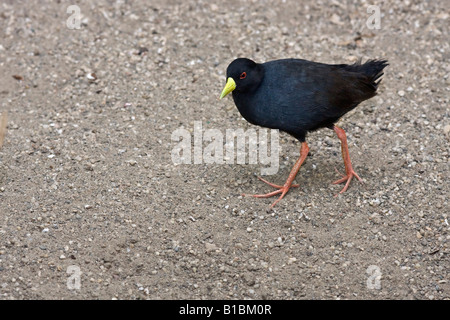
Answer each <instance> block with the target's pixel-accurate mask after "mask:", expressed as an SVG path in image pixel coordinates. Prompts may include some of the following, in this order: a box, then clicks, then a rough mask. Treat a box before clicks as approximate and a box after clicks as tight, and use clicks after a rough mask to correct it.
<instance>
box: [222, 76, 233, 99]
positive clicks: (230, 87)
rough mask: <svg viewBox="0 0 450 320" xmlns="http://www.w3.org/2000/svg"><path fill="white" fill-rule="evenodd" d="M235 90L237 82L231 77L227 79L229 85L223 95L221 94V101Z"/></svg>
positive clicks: (224, 89)
mask: <svg viewBox="0 0 450 320" xmlns="http://www.w3.org/2000/svg"><path fill="white" fill-rule="evenodd" d="M234 89H236V82H234V80H233V78H231V77H230V78H228V79H227V84H226V85H225V88H223V90H222V93H221V94H220V99H222V98H223V97H225V96H226V95H227V94H229V93H230V92H231V91H233V90H234Z"/></svg>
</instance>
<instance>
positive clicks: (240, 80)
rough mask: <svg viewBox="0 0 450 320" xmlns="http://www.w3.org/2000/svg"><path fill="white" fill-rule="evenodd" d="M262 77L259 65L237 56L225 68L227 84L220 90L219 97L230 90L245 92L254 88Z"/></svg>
mask: <svg viewBox="0 0 450 320" xmlns="http://www.w3.org/2000/svg"><path fill="white" fill-rule="evenodd" d="M262 78H263V70H262V67H261V65H259V64H257V63H255V62H253V61H252V60H250V59H246V58H239V59H236V60H234V61H233V62H231V63H230V65H229V66H228V68H227V84H226V85H225V88H223V90H222V94H221V95H220V99H222V98H223V97H225V96H226V95H227V94H229V93H230V92H232V91H234V90H236V91H238V92H247V91H251V90H254V89H256V88H257V87H258V86H259V84H260V83H261V80H262Z"/></svg>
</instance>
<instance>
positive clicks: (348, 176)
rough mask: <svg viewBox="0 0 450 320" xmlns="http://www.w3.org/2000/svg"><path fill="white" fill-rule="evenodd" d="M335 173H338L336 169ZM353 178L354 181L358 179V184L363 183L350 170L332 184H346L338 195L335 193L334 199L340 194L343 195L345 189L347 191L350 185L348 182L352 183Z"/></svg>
mask: <svg viewBox="0 0 450 320" xmlns="http://www.w3.org/2000/svg"><path fill="white" fill-rule="evenodd" d="M335 169H336V168H335ZM336 171H337V172H338V173H339V171H338V170H337V169H336ZM353 177H356V179H358V181H359V182H361V183H364V182H363V180H362V179H361V178H360V177H359V176H358V175H357V174H356V172H355V171H354V170H353V169H350V170H348V171H347V174H346V175H344V177H343V178H341V179H339V180H336V181H334V182H333V184H340V183H344V182H346V184H345V186H344V188H342V190H341V191H340V192H339V193H337V194H336V195H335V197H337V196H338V195H340V194H341V193H344V192H345V191H347V189H348V187H349V185H350V182H351V181H352V179H353Z"/></svg>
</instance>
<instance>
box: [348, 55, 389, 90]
mask: <svg viewBox="0 0 450 320" xmlns="http://www.w3.org/2000/svg"><path fill="white" fill-rule="evenodd" d="M388 65H389V63H388V61H387V60H368V61H366V62H365V63H363V64H361V61H358V62H356V63H355V64H352V65H348V66H347V68H346V69H347V70H348V71H351V72H357V73H361V74H363V75H365V76H366V77H368V78H369V81H370V84H371V85H372V86H373V87H374V89H375V90H376V89H377V87H378V84H379V83H380V81H381V79H380V78H381V76H382V75H383V74H384V73H383V69H384V68H386V67H387V66H388ZM377 80H378V81H377Z"/></svg>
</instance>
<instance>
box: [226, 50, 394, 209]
mask: <svg viewBox="0 0 450 320" xmlns="http://www.w3.org/2000/svg"><path fill="white" fill-rule="evenodd" d="M387 65H388V62H387V60H368V61H367V62H366V63H364V64H361V63H360V62H357V63H355V64H351V65H348V64H324V63H318V62H312V61H307V60H302V59H282V60H274V61H269V62H266V63H262V64H259V63H255V62H254V61H252V60H250V59H246V58H239V59H236V60H234V61H233V62H231V63H230V65H229V66H228V68H227V83H226V85H225V88H224V89H223V91H222V94H221V95H220V98H221V99H222V98H223V97H225V96H226V95H227V94H229V93H230V92H233V93H232V95H233V100H234V103H235V104H236V106H237V108H238V110H239V112H240V113H241V115H242V116H243V117H244V118H245V119H246V120H247V121H248V122H250V123H252V124H255V125H258V126H262V127H266V128H272V129H279V130H281V131H284V132H287V133H288V134H290V135H292V136H293V137H295V138H296V139H297V140H299V141H300V142H301V149H300V158H299V159H298V160H297V162H296V163H295V165H294V167H293V168H292V170H291V173H290V174H289V177H288V179H287V180H286V183H285V184H284V185H283V186H279V185H276V184H273V183H270V182H268V181H266V180H264V179H262V178H259V179H260V180H262V181H263V182H265V183H267V184H269V185H270V186H272V187H275V188H277V189H278V190H276V191H274V192H271V193H267V194H262V195H254V197H257V198H268V197H271V196H274V195H277V194H281V196H280V197H279V198H278V200H276V201H275V202H274V203H273V204H272V207H273V206H274V205H275V204H277V203H278V202H279V201H280V200H281V199H282V198H283V197H284V195H285V194H286V193H287V192H288V191H289V189H290V188H291V187H298V185H292V182H293V181H294V178H295V176H296V175H297V172H298V171H299V170H300V167H301V165H302V164H303V162H304V161H305V159H306V156H307V155H308V152H309V147H308V144H307V143H306V140H305V139H306V135H307V133H308V132H310V131H314V130H317V129H320V128H325V127H326V128H330V129H333V130H334V131H335V132H336V134H337V136H338V138H339V139H340V140H341V149H342V158H343V159H344V165H345V171H346V174H345V175H344V177H343V178H341V179H339V180H337V181H335V182H334V183H335V184H339V183H343V182H346V184H345V186H344V188H343V189H342V190H341V192H339V193H343V192H345V191H346V190H347V188H348V186H349V184H350V181H351V180H352V178H353V177H356V178H357V179H358V180H359V181H361V182H362V180H361V178H360V177H359V176H358V175H357V174H356V172H355V171H354V170H353V167H352V163H351V161H350V155H349V152H348V145H347V137H346V135H345V131H344V130H343V129H341V128H339V127H337V126H336V125H335V123H336V122H337V121H338V120H339V118H340V117H342V116H343V115H344V114H346V113H347V112H349V111H350V110H352V109H354V108H355V107H356V106H357V105H358V104H359V103H361V102H363V101H364V100H367V99H370V98H372V97H373V96H375V95H376V91H377V87H378V84H379V83H380V81H381V80H380V77H381V76H382V75H383V69H384V68H385V67H386V66H387Z"/></svg>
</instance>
